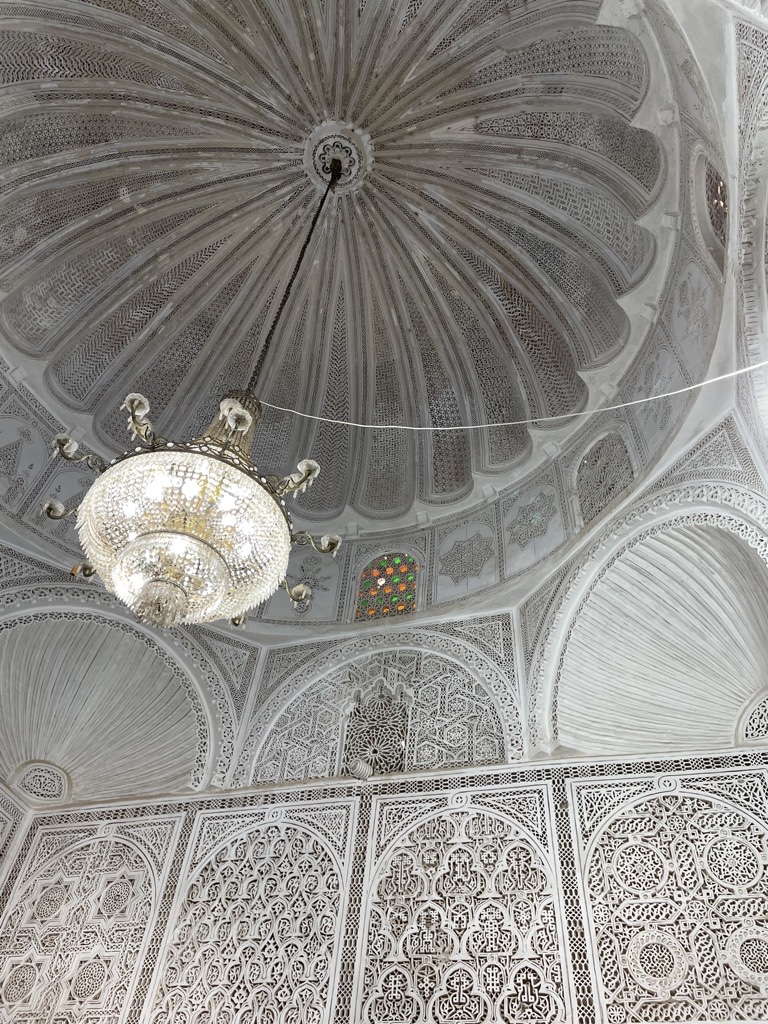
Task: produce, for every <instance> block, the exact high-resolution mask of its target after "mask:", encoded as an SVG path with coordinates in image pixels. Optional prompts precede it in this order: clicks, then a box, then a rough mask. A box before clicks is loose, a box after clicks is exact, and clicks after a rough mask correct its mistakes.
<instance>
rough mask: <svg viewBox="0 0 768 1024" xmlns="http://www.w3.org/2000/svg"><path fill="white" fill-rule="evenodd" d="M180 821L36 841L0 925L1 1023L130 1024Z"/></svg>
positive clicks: (65, 832)
mask: <svg viewBox="0 0 768 1024" xmlns="http://www.w3.org/2000/svg"><path fill="white" fill-rule="evenodd" d="M178 827H179V821H178V817H176V819H174V818H173V817H170V816H164V817H159V818H155V819H152V820H149V821H146V822H145V823H143V824H142V825H134V824H131V823H127V824H126V823H119V822H113V823H105V824H103V825H100V826H99V825H90V826H87V827H80V828H66V827H61V826H59V827H51V828H43V829H41V830H40V831H39V832H38V833H37V835H36V836H35V839H34V842H33V843H32V845H31V848H30V850H29V853H28V855H27V857H26V860H25V863H24V867H23V869H22V872H21V875H20V877H19V879H18V881H17V884H16V886H15V889H14V891H13V894H12V895H11V898H10V901H9V904H8V907H7V910H6V913H5V915H4V917H3V920H2V924H0V965H1V966H0V1019H2V1020H3V1021H13V1022H14V1024H41V1022H42V1021H51V1022H52V1021H61V1022H65V1021H66V1022H69V1021H75V1020H79V1021H94V1022H96V1021H107V1020H110V1021H115V1022H117V1021H124V1020H125V1019H126V1016H125V1014H126V1012H127V1004H128V1003H129V1001H130V998H131V996H132V994H133V991H134V988H135V986H136V983H137V976H138V974H139V973H140V971H141V970H142V968H143V967H144V966H145V963H144V957H145V955H146V954H147V941H148V936H149V929H150V926H151V924H152V922H153V919H154V916H155V914H156V912H157V907H158V902H159V898H160V895H161V892H162V881H163V879H164V876H165V872H166V867H165V861H166V858H167V856H168V854H169V853H170V852H172V849H173V844H174V842H175V840H176V837H177V834H178Z"/></svg>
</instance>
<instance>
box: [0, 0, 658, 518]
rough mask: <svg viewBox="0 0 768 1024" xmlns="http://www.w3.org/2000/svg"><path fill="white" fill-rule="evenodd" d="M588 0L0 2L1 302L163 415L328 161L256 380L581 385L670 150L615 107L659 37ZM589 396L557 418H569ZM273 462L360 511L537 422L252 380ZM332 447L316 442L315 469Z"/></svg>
mask: <svg viewBox="0 0 768 1024" xmlns="http://www.w3.org/2000/svg"><path fill="white" fill-rule="evenodd" d="M600 6H601V5H600V3H599V2H597V0H582V2H580V3H578V4H563V3H558V2H554V0H526V2H512V3H510V2H509V0H492V2H489V3H486V4H478V3H477V2H476V0H410V2H408V3H406V2H404V0H376V2H373V0H368V2H364V0H360V2H359V3H356V4H342V3H338V4H330V3H325V2H323V0H307V2H306V3H303V4H293V3H287V2H281V0H264V2H261V3H255V2H245V0H228V2H221V3H217V4H203V3H198V2H190V3H182V2H181V0H146V2H142V3H141V4H138V3H136V4H134V3H129V2H126V0H88V2H86V0H83V2H76V0H73V2H71V3H68V4H66V6H65V7H62V6H61V5H55V4H49V5H48V7H47V8H46V7H45V5H40V6H37V7H35V8H28V9H24V11H23V12H21V13H19V12H17V13H14V14H13V16H11V15H10V14H9V15H7V16H6V19H5V22H6V23H5V25H4V26H3V27H2V36H1V38H0V52H1V53H2V58H1V59H0V76H1V77H2V81H3V82H4V83H6V88H5V89H4V92H3V99H2V106H1V107H0V114H1V115H2V123H1V124H0V133H1V136H0V160H1V161H2V165H3V169H4V172H5V192H4V196H5V198H3V199H2V205H0V211H2V217H3V223H4V226H5V227H4V234H3V239H2V243H1V244H2V252H1V253H0V255H2V260H3V271H2V277H1V278H0V287H2V289H3V291H4V292H5V293H7V296H6V298H5V300H4V302H3V304H2V310H1V311H0V329H1V330H2V333H3V335H4V337H5V338H6V339H7V340H8V342H9V343H10V344H11V345H13V346H14V347H15V348H17V349H18V350H19V351H20V352H23V353H25V354H28V355H32V356H36V357H41V358H43V359H45V360H46V363H47V370H46V382H47V386H48V388H49V389H50V391H51V392H52V393H53V394H54V395H55V396H56V397H57V398H58V399H59V400H61V401H62V402H64V403H65V404H66V405H67V406H69V407H71V408H72V409H75V410H78V411H84V412H86V413H92V414H93V415H94V417H95V419H94V424H95V431H96V436H97V437H99V438H100V440H101V442H102V443H103V444H105V445H106V446H108V447H111V448H118V447H119V448H122V447H123V446H124V444H125V434H124V423H123V420H122V416H121V415H120V414H118V411H117V410H118V406H119V404H120V400H121V399H122V397H123V395H124V394H126V393H127V392H128V391H136V390H138V391H143V392H145V393H146V394H147V395H148V397H149V398H150V400H151V401H152V403H153V407H154V408H155V409H158V410H161V409H162V410H165V412H164V415H163V419H162V421H161V426H163V427H166V428H167V429H169V430H171V431H172V433H173V435H174V436H181V435H183V434H184V433H185V431H188V430H189V429H191V428H192V427H195V426H199V425H201V424H202V423H203V422H204V421H205V420H206V419H207V418H208V417H209V415H210V411H211V406H212V403H213V400H214V398H215V396H216V395H218V394H219V393H221V392H223V391H224V390H226V389H227V388H228V387H230V386H237V385H242V384H243V383H244V379H245V378H247V375H248V372H249V370H250V368H251V366H252V364H253V363H254V361H255V357H256V353H257V352H258V351H259V349H260V345H261V342H262V340H263V338H264V335H265V334H266V330H267V328H268V326H269V323H270V321H271V319H272V317H273V315H274V313H275V309H276V305H277V302H278V300H279V297H280V293H281V291H282V288H283V286H284V285H285V283H286V281H287V278H288V275H289V273H290V269H291V266H292V263H293V260H294V259H295V257H296V256H297V254H298V251H299V248H300V246H301V242H302V239H303V237H304V235H305V233H306V231H307V228H308V225H309V222H310V219H311V217H312V215H313V212H314V210H315V208H316V205H317V203H318V201H319V197H320V194H321V190H322V188H323V185H324V180H325V176H326V174H327V170H328V165H329V161H330V159H331V157H332V156H333V155H334V154H335V155H339V156H340V157H341V159H342V163H343V177H342V181H341V183H340V185H339V188H338V191H337V194H336V195H335V196H334V197H333V198H332V200H331V201H330V204H329V207H328V209H327V211H326V214H325V215H324V217H323V219H322V220H321V223H320V227H319V229H318V232H317V234H316V236H315V239H314V240H313V243H312V245H311V248H310V251H309V253H308V259H307V261H306V262H305V265H304V267H303V268H302V272H301V274H300V276H299V278H298V280H297V282H296V286H295V288H294V290H293V294H292V298H291V300H290V302H289V305H288V307H287V309H286V315H285V318H284V320H283V323H282V327H281V329H280V332H279V335H278V338H277V343H276V345H275V347H274V349H273V350H272V351H271V353H270V355H269V357H268V359H267V362H266V367H265V371H264V375H263V377H262V381H261V384H260V387H259V394H260V397H262V398H263V399H265V400H266V401H268V402H271V403H273V404H276V405H281V406H288V407H291V408H298V409H301V410H305V411H308V412H311V413H314V414H316V415H319V416H322V417H325V418H328V419H335V420H345V421H346V420H352V421H362V422H366V423H390V422H399V423H406V424H411V425H416V426H432V427H447V426H453V425H458V424H466V423H472V422H475V423H478V422H504V421H509V420H517V419H526V418H529V417H546V416H552V415H562V414H569V413H572V412H574V411H576V410H579V409H581V408H582V407H583V406H584V404H585V401H586V398H587V387H586V385H585V383H584V380H583V378H582V376H581V374H582V373H583V372H584V371H585V370H589V369H591V368H595V367H598V366H601V365H604V364H605V363H606V362H608V361H610V360H611V359H613V358H614V357H616V356H618V355H620V354H621V353H622V350H623V348H624V346H625V345H626V343H627V340H628V338H629V333H630V328H629V321H628V318H627V316H626V314H625V313H624V311H623V309H622V308H621V306H620V304H619V302H618V300H619V299H620V297H621V296H622V295H624V294H625V293H627V292H628V291H629V290H631V289H632V288H634V287H635V286H636V285H637V284H638V282H639V281H640V280H642V279H643V277H644V276H645V274H646V273H647V271H648V269H649V267H650V265H651V263H652V261H653V258H654V253H655V245H654V240H653V236H652V235H651V234H650V233H649V232H648V231H647V230H645V229H643V228H641V227H639V226H637V220H638V218H639V217H640V216H641V215H642V214H643V213H644V212H645V211H646V210H647V209H648V208H649V206H650V205H651V204H652V202H653V200H654V198H655V197H656V195H657V194H658V190H659V188H660V187H661V183H662V181H663V172H664V162H665V157H664V154H663V152H662V150H661V148H660V146H659V144H658V142H657V140H656V138H655V137H654V136H653V135H651V134H650V133H649V132H647V131H644V130H641V129H638V128H635V127H632V125H631V122H632V119H633V117H634V115H635V114H636V112H637V111H638V109H639V107H640V104H641V102H642V100H643V97H644V95H645V91H646V87H647V81H648V68H647V62H646V57H645V54H644V51H643V49H642V47H641V45H640V43H639V42H638V41H637V40H636V39H635V37H634V36H633V35H631V34H630V33H629V32H627V31H625V30H622V29H618V28H614V27H610V26H607V25H603V24H598V13H599V10H600ZM576 426H577V424H574V429H576ZM258 444H259V456H260V458H261V459H263V461H264V463H265V464H269V465H271V466H274V467H275V468H281V467H283V466H289V465H291V464H292V463H293V461H295V456H296V455H297V454H299V453H301V454H306V453H311V455H312V457H313V458H316V459H317V460H318V462H320V463H321V464H324V465H325V466H327V467H329V468H328V471H327V472H326V473H324V474H323V475H322V476H321V478H320V480H319V481H318V484H317V486H316V487H315V488H314V489H313V490H312V491H311V492H308V494H307V495H305V496H304V497H303V498H302V499H301V501H300V505H301V510H302V513H303V514H304V515H305V516H306V517H308V518H318V519H319V518H326V519H330V518H333V517H334V516H337V515H339V514H341V513H342V512H343V511H344V509H345V507H351V508H353V509H354V510H355V511H356V513H357V514H358V515H360V516H363V517H368V518H371V519H374V520H375V519H383V518H388V519H391V518H393V517H397V516H401V515H404V514H406V513H408V512H409V511H410V510H411V508H412V507H413V505H414V503H415V502H417V501H421V502H425V503H428V504H432V505H435V506H438V507H443V506H445V505H447V504H449V503H452V502H455V501H457V500H459V499H461V498H463V497H465V496H466V495H467V494H468V493H469V492H470V491H471V490H472V487H473V477H474V475H475V474H477V473H497V474H498V473H504V474H506V475H507V478H508V475H509V473H510V472H511V471H519V470H522V469H524V468H525V466H526V465H527V463H528V460H529V457H530V454H531V438H530V436H529V431H528V429H527V428H525V427H509V428H498V429H492V430H490V431H486V432H484V433H477V434H466V433H463V432H455V433H450V432H436V433H433V434H430V435H415V434H403V433H400V432H397V433H395V432H392V431H385V430H373V431H371V430H369V431H360V430H355V429H350V428H349V427H346V426H341V425H334V424H328V423H324V424H318V423H316V422H313V421H310V420H300V419H297V418H295V417H291V416H288V415H281V414H279V413H275V412H270V411H267V413H266V416H265V421H264V424H263V426H262V428H261V436H260V440H259V442H258ZM331 467H332V468H331Z"/></svg>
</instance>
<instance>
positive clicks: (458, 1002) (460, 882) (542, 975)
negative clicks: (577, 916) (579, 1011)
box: [355, 793, 569, 1024]
mask: <svg viewBox="0 0 768 1024" xmlns="http://www.w3.org/2000/svg"><path fill="white" fill-rule="evenodd" d="M536 806H538V805H537V800H536V798H535V797H532V795H531V794H526V795H523V794H515V795H509V794H504V793H499V794H498V795H496V796H494V797H487V796H486V797H483V796H480V795H479V794H478V796H477V797H476V798H474V799H473V798H472V797H470V796H469V795H465V794H456V795H454V796H452V797H450V798H447V799H446V798H445V797H443V798H442V799H439V798H438V799H437V800H432V801H429V802H427V801H424V802H423V803H422V805H421V807H419V805H418V803H416V802H411V803H409V804H408V806H407V808H406V806H405V805H404V804H403V800H402V798H400V800H399V801H394V800H382V801H381V803H379V804H378V805H377V818H376V820H375V821H374V824H373V826H372V828H373V829H374V830H375V833H374V834H377V835H378V838H379V840H381V838H382V837H383V836H385V835H387V834H388V833H389V834H390V835H391V831H389V830H391V827H392V822H393V820H395V821H399V822H400V825H401V830H400V831H399V833H398V834H396V838H394V840H393V841H390V842H389V843H386V844H382V843H381V842H379V843H378V844H376V845H377V847H378V848H382V846H383V850H382V854H381V856H380V857H378V859H375V860H374V858H373V857H372V858H371V860H370V862H369V875H368V880H367V884H366V886H365V891H366V893H367V907H366V909H365V914H364V917H363V921H362V940H361V941H363V942H364V950H363V961H362V964H361V967H360V970H359V974H358V992H357V1000H358V1002H357V1011H356V1016H355V1020H360V1021H364V1022H365V1024H392V1022H395V1021H397V1022H398V1024H399V1022H406V1021H407V1022H408V1024H447V1022H455V1024H459V1022H460V1024H466V1022H470V1021H471V1022H473V1024H491V1022H497V1021H498V1022H504V1024H517V1022H520V1021H526V1022H530V1024H559V1022H565V1021H566V1020H568V1019H569V1018H568V1016H567V1013H568V1011H567V1006H568V996H567V994H566V991H565V988H566V982H565V981H564V977H563V971H562V956H563V947H562V924H561V922H560V920H559V916H558V914H559V912H558V910H557V909H556V899H557V897H556V883H555V869H554V865H553V862H552V858H551V856H550V855H549V854H548V852H547V849H546V846H545V845H544V844H542V843H540V842H539V841H537V839H536V838H534V836H533V835H532V834H531V832H530V831H529V830H528V829H527V828H525V827H523V826H521V821H525V820H526V819H527V817H528V816H529V815H530V814H531V813H532V812H533V809H534V808H535V807H536ZM505 809H506V813H505ZM419 815H421V816H419ZM403 824H405V826H406V827H405V828H404V829H403V828H402V825H403Z"/></svg>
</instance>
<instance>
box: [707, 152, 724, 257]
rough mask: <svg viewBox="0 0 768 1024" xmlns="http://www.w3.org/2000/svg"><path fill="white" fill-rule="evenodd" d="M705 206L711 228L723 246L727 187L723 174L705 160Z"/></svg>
mask: <svg viewBox="0 0 768 1024" xmlns="http://www.w3.org/2000/svg"><path fill="white" fill-rule="evenodd" d="M706 188H707V208H708V210H709V220H710V223H711V224H712V230H713V231H714V232H715V234H716V235H717V237H718V238H719V240H720V243H721V245H723V246H725V238H726V228H727V224H728V187H727V185H726V184H725V181H724V180H723V176H722V174H721V173H720V171H718V169H717V168H716V167H714V166H713V165H712V164H711V163H709V161H707V183H706Z"/></svg>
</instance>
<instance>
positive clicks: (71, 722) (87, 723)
mask: <svg viewBox="0 0 768 1024" xmlns="http://www.w3.org/2000/svg"><path fill="white" fill-rule="evenodd" d="M0 707H1V708H2V714H0V776H1V777H2V778H3V779H4V780H8V779H10V778H12V777H14V778H15V779H16V782H17V784H20V785H21V788H22V789H24V790H27V791H29V785H28V784H25V779H26V776H27V774H28V773H27V772H26V771H25V766H26V765H27V763H28V762H33V763H37V762H43V763H46V764H48V765H53V766H55V769H54V770H58V771H60V772H63V773H65V774H66V776H67V777H68V778H69V779H70V780H71V796H72V798H73V799H75V800H85V799H96V798H107V797H119V796H126V795H137V794H140V793H155V792H157V791H158V790H182V789H188V788H189V787H190V785H191V780H192V777H193V775H194V773H195V772H196V770H204V769H205V757H206V746H207V742H208V737H207V735H206V731H207V726H206V721H205V714H204V711H203V710H202V706H201V702H200V701H199V699H198V698H197V697H196V694H195V689H194V684H193V683H192V682H191V680H189V679H187V678H186V676H185V675H184V673H183V672H182V671H181V670H180V669H179V668H178V667H177V666H176V665H175V664H174V663H173V662H172V661H171V659H170V658H167V657H165V656H163V654H162V653H161V651H160V649H159V648H158V647H157V645H156V644H155V643H154V642H153V641H152V640H151V639H150V638H149V637H145V636H144V635H143V634H141V633H139V632H138V630H136V629H133V628H132V627H129V626H126V625H125V624H122V623H116V622H112V621H110V620H107V619H100V618H98V617H95V616H93V615H92V614H86V613H83V614H82V615H79V614H78V613H76V612H75V613H72V614H69V613H68V614H67V615H66V616H65V615H61V614H57V613H50V614H46V613H36V614H31V615H27V616H23V617H21V618H19V619H18V620H15V621H14V622H6V623H4V627H3V629H2V631H0ZM200 759H202V764H200V763H199V761H200ZM38 771H41V769H38ZM33 792H34V791H33Z"/></svg>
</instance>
